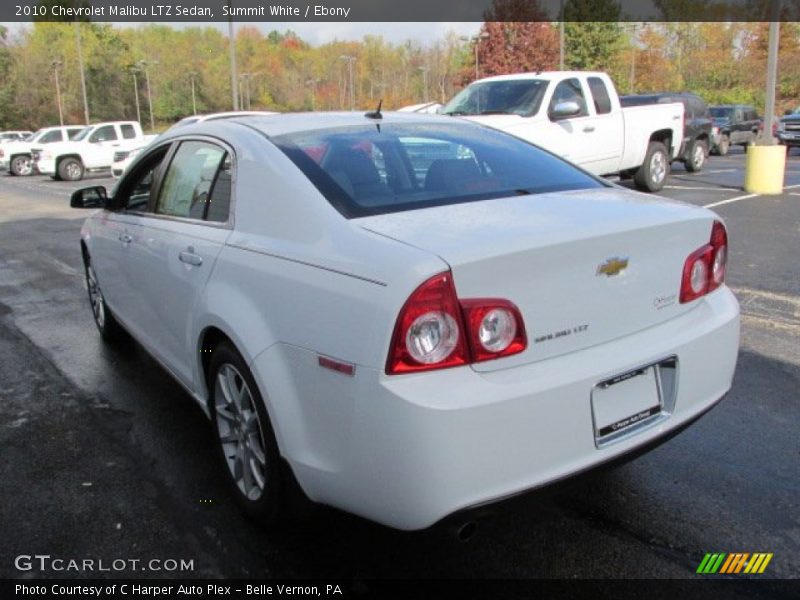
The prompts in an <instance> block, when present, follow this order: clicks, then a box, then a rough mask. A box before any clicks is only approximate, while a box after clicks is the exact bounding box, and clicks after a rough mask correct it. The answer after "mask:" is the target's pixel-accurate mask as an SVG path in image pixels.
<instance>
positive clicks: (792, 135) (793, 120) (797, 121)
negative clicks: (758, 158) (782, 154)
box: [777, 106, 800, 153]
mask: <svg viewBox="0 0 800 600" xmlns="http://www.w3.org/2000/svg"><path fill="white" fill-rule="evenodd" d="M777 134H778V139H779V140H780V142H781V144H783V145H785V146H786V152H787V153H788V152H790V151H791V150H792V148H793V147H794V148H796V147H798V146H800V106H798V107H797V108H796V109H795V110H794V111H793V112H792V111H788V110H787V111H786V114H785V115H784V116H783V117H782V118H781V120H780V122H779V123H778V131H777Z"/></svg>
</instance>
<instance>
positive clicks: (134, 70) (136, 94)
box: [131, 65, 142, 124]
mask: <svg viewBox="0 0 800 600" xmlns="http://www.w3.org/2000/svg"><path fill="white" fill-rule="evenodd" d="M138 72H139V69H138V68H137V67H136V65H131V75H133V97H134V98H136V121H138V122H139V123H140V124H141V122H142V109H141V107H140V106H139V80H138V79H137V78H136V73H138Z"/></svg>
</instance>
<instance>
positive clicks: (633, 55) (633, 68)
mask: <svg viewBox="0 0 800 600" xmlns="http://www.w3.org/2000/svg"><path fill="white" fill-rule="evenodd" d="M636 31H637V25H636V23H631V73H630V79H629V81H628V93H629V94H633V93H634V83H635V82H636Z"/></svg>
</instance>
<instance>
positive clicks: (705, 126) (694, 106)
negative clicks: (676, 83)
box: [620, 92, 713, 171]
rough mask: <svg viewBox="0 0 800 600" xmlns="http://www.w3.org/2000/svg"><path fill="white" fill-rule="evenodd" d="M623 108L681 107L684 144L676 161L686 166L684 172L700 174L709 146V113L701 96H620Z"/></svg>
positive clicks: (711, 125)
mask: <svg viewBox="0 0 800 600" xmlns="http://www.w3.org/2000/svg"><path fill="white" fill-rule="evenodd" d="M620 102H621V104H622V106H642V105H644V104H669V103H670V102H680V103H681V104H683V145H681V150H680V153H679V154H678V158H677V159H676V160H679V161H681V162H683V164H684V165H686V170H687V171H699V170H700V169H702V168H703V165H704V164H705V163H706V158H707V157H708V151H709V148H710V146H711V129H712V127H713V122H712V121H711V113H709V112H708V104H706V102H705V100H703V99H702V98H701V97H700V96H698V95H696V94H691V93H689V92H663V93H659V94H640V95H635V96H622V98H620Z"/></svg>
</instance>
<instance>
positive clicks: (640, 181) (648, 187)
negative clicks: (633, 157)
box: [633, 142, 670, 192]
mask: <svg viewBox="0 0 800 600" xmlns="http://www.w3.org/2000/svg"><path fill="white" fill-rule="evenodd" d="M669 163H670V160H669V155H668V154H667V148H666V146H664V144H662V143H661V142H650V145H649V146H648V147H647V153H646V154H645V155H644V163H642V166H641V167H639V168H638V169H637V171H636V174H635V175H634V176H633V182H634V183H635V184H636V187H637V188H639V189H640V190H644V191H646V192H658V191H660V190H661V188H663V187H664V182H665V181H666V179H667V175H668V174H669Z"/></svg>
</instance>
